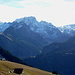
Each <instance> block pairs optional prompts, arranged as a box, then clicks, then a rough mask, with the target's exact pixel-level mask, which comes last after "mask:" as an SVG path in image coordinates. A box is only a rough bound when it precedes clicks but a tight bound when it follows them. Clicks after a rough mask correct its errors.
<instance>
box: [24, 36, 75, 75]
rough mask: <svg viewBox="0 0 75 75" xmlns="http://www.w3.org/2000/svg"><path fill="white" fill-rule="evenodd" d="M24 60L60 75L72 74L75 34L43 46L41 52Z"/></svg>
mask: <svg viewBox="0 0 75 75" xmlns="http://www.w3.org/2000/svg"><path fill="white" fill-rule="evenodd" d="M25 62H27V63H28V64H30V65H33V66H35V67H38V68H41V69H44V70H47V71H57V72H59V73H60V75H74V72H75V71H74V70H75V36H74V37H73V38H71V39H69V40H68V41H67V42H64V43H52V44H50V45H48V46H45V47H44V48H43V50H42V53H41V54H39V55H37V56H36V57H34V58H26V59H25Z"/></svg>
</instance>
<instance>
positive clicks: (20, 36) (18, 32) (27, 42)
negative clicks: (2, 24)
mask: <svg viewBox="0 0 75 75" xmlns="http://www.w3.org/2000/svg"><path fill="white" fill-rule="evenodd" d="M0 41H1V42H0V46H1V47H3V48H4V49H6V50H8V51H9V52H11V53H12V54H13V55H15V56H17V57H19V58H24V57H29V56H35V55H37V54H38V53H39V52H40V50H41V49H42V47H43V46H45V45H47V44H48V43H49V42H48V40H47V39H45V38H43V37H42V36H41V35H40V34H38V33H36V32H33V31H32V30H31V29H30V28H29V27H28V26H27V25H26V24H25V23H24V22H20V23H17V22H13V23H11V24H10V27H9V28H7V29H6V30H5V31H4V32H3V34H1V35H0Z"/></svg>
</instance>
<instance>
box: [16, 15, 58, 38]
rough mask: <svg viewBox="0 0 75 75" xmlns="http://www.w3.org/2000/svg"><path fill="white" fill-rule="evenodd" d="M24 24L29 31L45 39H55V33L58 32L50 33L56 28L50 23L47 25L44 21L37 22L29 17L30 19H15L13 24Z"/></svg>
mask: <svg viewBox="0 0 75 75" xmlns="http://www.w3.org/2000/svg"><path fill="white" fill-rule="evenodd" d="M21 21H22V22H24V23H25V24H27V25H28V26H29V27H30V29H31V30H32V31H34V32H37V33H39V34H41V35H43V36H45V37H47V38H50V37H51V36H52V37H53V36H54V37H57V36H58V35H57V33H58V31H55V32H54V31H52V30H57V28H56V27H55V26H54V25H52V24H51V23H48V22H46V21H40V22H38V21H37V20H36V18H35V17H33V16H31V17H24V18H21V19H16V20H15V22H18V23H20V22H21Z"/></svg>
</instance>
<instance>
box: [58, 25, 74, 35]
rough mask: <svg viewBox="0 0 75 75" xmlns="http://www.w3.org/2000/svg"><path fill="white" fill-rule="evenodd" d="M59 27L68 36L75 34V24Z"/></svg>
mask: <svg viewBox="0 0 75 75" xmlns="http://www.w3.org/2000/svg"><path fill="white" fill-rule="evenodd" d="M58 29H59V30H60V31H61V32H62V33H64V34H65V35H68V36H74V35H75V24H70V25H65V26H63V27H58Z"/></svg>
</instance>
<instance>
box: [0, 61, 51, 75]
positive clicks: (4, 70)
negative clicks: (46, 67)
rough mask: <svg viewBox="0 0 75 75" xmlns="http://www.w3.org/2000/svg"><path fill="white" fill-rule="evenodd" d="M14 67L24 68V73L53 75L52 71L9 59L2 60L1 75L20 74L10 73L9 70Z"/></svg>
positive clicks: (24, 74) (25, 74)
mask: <svg viewBox="0 0 75 75" xmlns="http://www.w3.org/2000/svg"><path fill="white" fill-rule="evenodd" d="M14 68H23V69H24V73H23V75H51V73H50V72H46V71H43V70H40V69H36V68H33V67H29V66H26V65H22V64H18V63H14V62H9V61H0V75H18V74H15V73H9V71H12V70H13V69H14Z"/></svg>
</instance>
